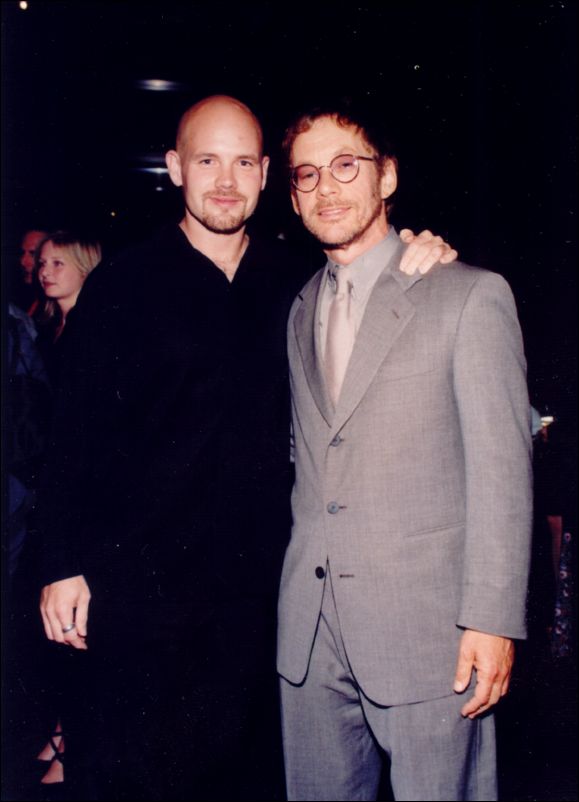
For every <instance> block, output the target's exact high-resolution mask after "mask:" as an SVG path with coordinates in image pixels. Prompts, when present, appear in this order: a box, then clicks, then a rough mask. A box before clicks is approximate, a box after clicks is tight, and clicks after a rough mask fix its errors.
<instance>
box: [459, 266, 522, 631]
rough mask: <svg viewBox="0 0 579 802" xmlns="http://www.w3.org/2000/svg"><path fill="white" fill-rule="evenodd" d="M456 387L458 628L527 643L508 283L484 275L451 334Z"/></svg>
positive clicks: (517, 346) (517, 343)
mask: <svg viewBox="0 0 579 802" xmlns="http://www.w3.org/2000/svg"><path fill="white" fill-rule="evenodd" d="M454 382H455V393H456V398H457V404H458V410H459V419H460V428H461V434H462V438H463V445H464V454H465V472H466V489H467V502H466V548H465V562H464V566H463V583H462V598H461V607H460V615H459V620H458V622H457V623H458V624H459V626H461V627H465V628H468V629H475V630H479V631H482V632H488V633H491V634H496V635H502V636H504V637H510V638H524V637H525V636H526V626H525V609H526V593H527V579H528V572H529V561H530V545H531V526H532V468H531V429H530V405H529V400H528V392H527V383H526V363H525V357H524V352H523V343H522V336H521V331H520V326H519V322H518V319H517V313H516V308H515V303H514V299H513V296H512V293H511V290H510V288H509V286H508V284H507V283H506V282H505V281H504V279H503V278H502V277H500V276H498V275H497V274H494V273H486V272H482V273H481V274H480V276H479V278H478V279H477V280H476V282H475V283H474V285H473V286H472V288H471V291H470V293H469V295H468V297H467V299H466V302H465V304H464V307H463V310H462V313H461V316H460V320H459V324H458V328H457V333H456V343H455V352H454Z"/></svg>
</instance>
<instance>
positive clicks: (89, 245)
mask: <svg viewBox="0 0 579 802" xmlns="http://www.w3.org/2000/svg"><path fill="white" fill-rule="evenodd" d="M101 258H102V252H101V246H100V243H99V242H97V241H96V240H91V239H86V238H84V237H81V236H79V235H77V234H75V233H73V232H68V231H55V232H53V233H51V234H47V235H45V237H44V238H43V239H42V240H41V241H40V243H39V247H38V250H37V266H36V270H37V275H38V281H39V284H40V286H41V288H42V292H43V294H44V299H43V301H42V302H41V304H40V306H39V309H38V311H37V313H36V314H35V321H36V324H37V328H38V341H37V342H38V347H39V349H40V352H41V354H42V356H43V357H44V361H45V364H46V366H47V369H48V371H49V375H50V377H51V380H52V382H53V384H57V383H58V373H59V361H60V359H61V356H60V351H61V347H60V345H59V343H60V342H61V341H60V337H61V335H62V333H63V331H64V327H65V325H66V321H67V317H68V314H69V312H70V311H71V310H72V309H73V308H74V306H75V304H76V302H77V300H78V296H79V294H80V291H81V289H82V286H83V284H84V282H85V279H86V277H87V276H88V274H89V273H90V272H91V270H93V268H95V267H96V266H97V265H98V264H99V262H100V261H101Z"/></svg>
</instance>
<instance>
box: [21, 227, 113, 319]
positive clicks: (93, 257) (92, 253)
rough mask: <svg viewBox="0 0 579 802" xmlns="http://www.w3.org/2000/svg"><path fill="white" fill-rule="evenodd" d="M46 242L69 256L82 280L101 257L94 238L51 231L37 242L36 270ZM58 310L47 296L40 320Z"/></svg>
mask: <svg viewBox="0 0 579 802" xmlns="http://www.w3.org/2000/svg"><path fill="white" fill-rule="evenodd" d="M47 242H52V244H53V245H57V246H58V247H59V248H62V250H63V251H64V252H65V253H66V254H67V256H69V257H70V259H71V261H72V262H73V264H74V266H75V267H76V268H77V269H78V272H79V273H80V274H81V276H82V278H83V281H84V279H85V278H86V277H87V276H88V274H89V273H90V272H91V270H92V269H93V268H95V267H96V266H97V265H98V263H99V262H100V261H101V259H102V250H101V245H100V243H99V242H98V241H97V240H95V239H88V238H86V237H81V236H78V235H76V234H73V233H72V232H70V231H53V232H52V233H50V234H47V235H46V236H45V237H43V239H41V240H40V242H39V243H38V247H37V248H36V253H35V259H34V261H35V263H36V270H37V271H38V268H39V266H40V255H41V253H42V248H43V247H44V245H46V243H47ZM57 312H58V304H57V303H56V301H55V300H53V299H52V298H47V299H46V300H45V302H44V307H43V309H42V313H41V315H40V316H39V317H40V319H41V321H42V320H45V321H46V320H50V319H51V318H53V317H54V316H55V315H56V314H57Z"/></svg>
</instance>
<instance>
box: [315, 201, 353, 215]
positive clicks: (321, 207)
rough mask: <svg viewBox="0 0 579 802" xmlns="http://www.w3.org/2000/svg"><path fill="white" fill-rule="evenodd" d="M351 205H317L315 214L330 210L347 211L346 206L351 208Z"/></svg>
mask: <svg viewBox="0 0 579 802" xmlns="http://www.w3.org/2000/svg"><path fill="white" fill-rule="evenodd" d="M351 205H352V204H351V203H348V204H347V203H317V204H316V206H315V207H314V212H315V213H316V214H317V213H318V212H325V211H327V210H328V209H345V208H346V206H351Z"/></svg>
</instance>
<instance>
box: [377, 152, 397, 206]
mask: <svg viewBox="0 0 579 802" xmlns="http://www.w3.org/2000/svg"><path fill="white" fill-rule="evenodd" d="M397 186H398V176H397V174H396V165H395V163H394V162H393V161H392V159H387V160H386V164H385V165H384V168H383V170H382V178H381V179H380V196H381V198H382V200H386V198H389V197H390V195H392V194H393V193H394V190H395V189H396V187H397Z"/></svg>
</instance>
